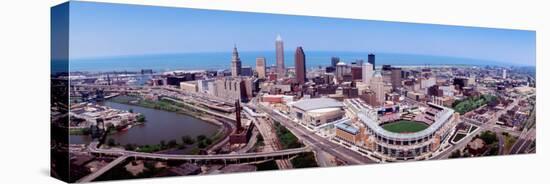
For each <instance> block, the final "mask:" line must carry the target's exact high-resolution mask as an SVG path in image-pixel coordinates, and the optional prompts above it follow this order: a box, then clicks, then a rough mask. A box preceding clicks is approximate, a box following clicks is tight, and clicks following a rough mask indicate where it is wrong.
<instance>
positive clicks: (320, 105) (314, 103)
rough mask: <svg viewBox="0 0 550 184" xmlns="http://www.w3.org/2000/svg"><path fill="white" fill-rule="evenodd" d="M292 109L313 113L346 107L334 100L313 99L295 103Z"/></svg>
mask: <svg viewBox="0 0 550 184" xmlns="http://www.w3.org/2000/svg"><path fill="white" fill-rule="evenodd" d="M292 107H295V108H298V109H301V110H304V111H311V110H316V109H325V108H341V107H344V104H343V103H342V102H339V101H338V100H335V99H332V98H312V99H302V100H299V101H297V102H295V103H293V104H292Z"/></svg>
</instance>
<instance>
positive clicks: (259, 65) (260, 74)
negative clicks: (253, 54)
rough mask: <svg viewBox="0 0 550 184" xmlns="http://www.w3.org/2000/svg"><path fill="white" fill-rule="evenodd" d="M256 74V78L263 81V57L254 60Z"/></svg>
mask: <svg viewBox="0 0 550 184" xmlns="http://www.w3.org/2000/svg"><path fill="white" fill-rule="evenodd" d="M256 72H257V73H258V78H260V79H265V57H258V58H256Z"/></svg>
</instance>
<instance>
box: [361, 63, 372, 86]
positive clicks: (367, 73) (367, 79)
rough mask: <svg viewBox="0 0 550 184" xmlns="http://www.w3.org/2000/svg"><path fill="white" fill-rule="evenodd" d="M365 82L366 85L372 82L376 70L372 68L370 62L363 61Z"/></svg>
mask: <svg viewBox="0 0 550 184" xmlns="http://www.w3.org/2000/svg"><path fill="white" fill-rule="evenodd" d="M362 69H363V83H364V84H366V85H369V84H370V80H371V78H372V75H374V70H373V68H372V64H370V63H363V68H362Z"/></svg>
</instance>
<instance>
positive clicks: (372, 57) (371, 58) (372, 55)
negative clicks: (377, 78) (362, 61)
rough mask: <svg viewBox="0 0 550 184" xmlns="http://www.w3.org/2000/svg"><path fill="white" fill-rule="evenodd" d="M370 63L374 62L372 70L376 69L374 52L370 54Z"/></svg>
mask: <svg viewBox="0 0 550 184" xmlns="http://www.w3.org/2000/svg"><path fill="white" fill-rule="evenodd" d="M367 62H368V63H370V64H372V70H376V66H375V65H376V64H375V61H374V54H372V53H371V54H369V58H368V60H367Z"/></svg>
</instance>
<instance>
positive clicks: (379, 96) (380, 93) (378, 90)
mask: <svg viewBox="0 0 550 184" xmlns="http://www.w3.org/2000/svg"><path fill="white" fill-rule="evenodd" d="M370 88H371V89H372V90H373V91H374V93H375V94H376V101H377V102H378V104H383V103H384V101H385V97H386V94H385V93H384V91H385V90H384V79H382V75H380V73H378V72H377V73H375V74H374V77H372V79H371V82H370Z"/></svg>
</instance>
